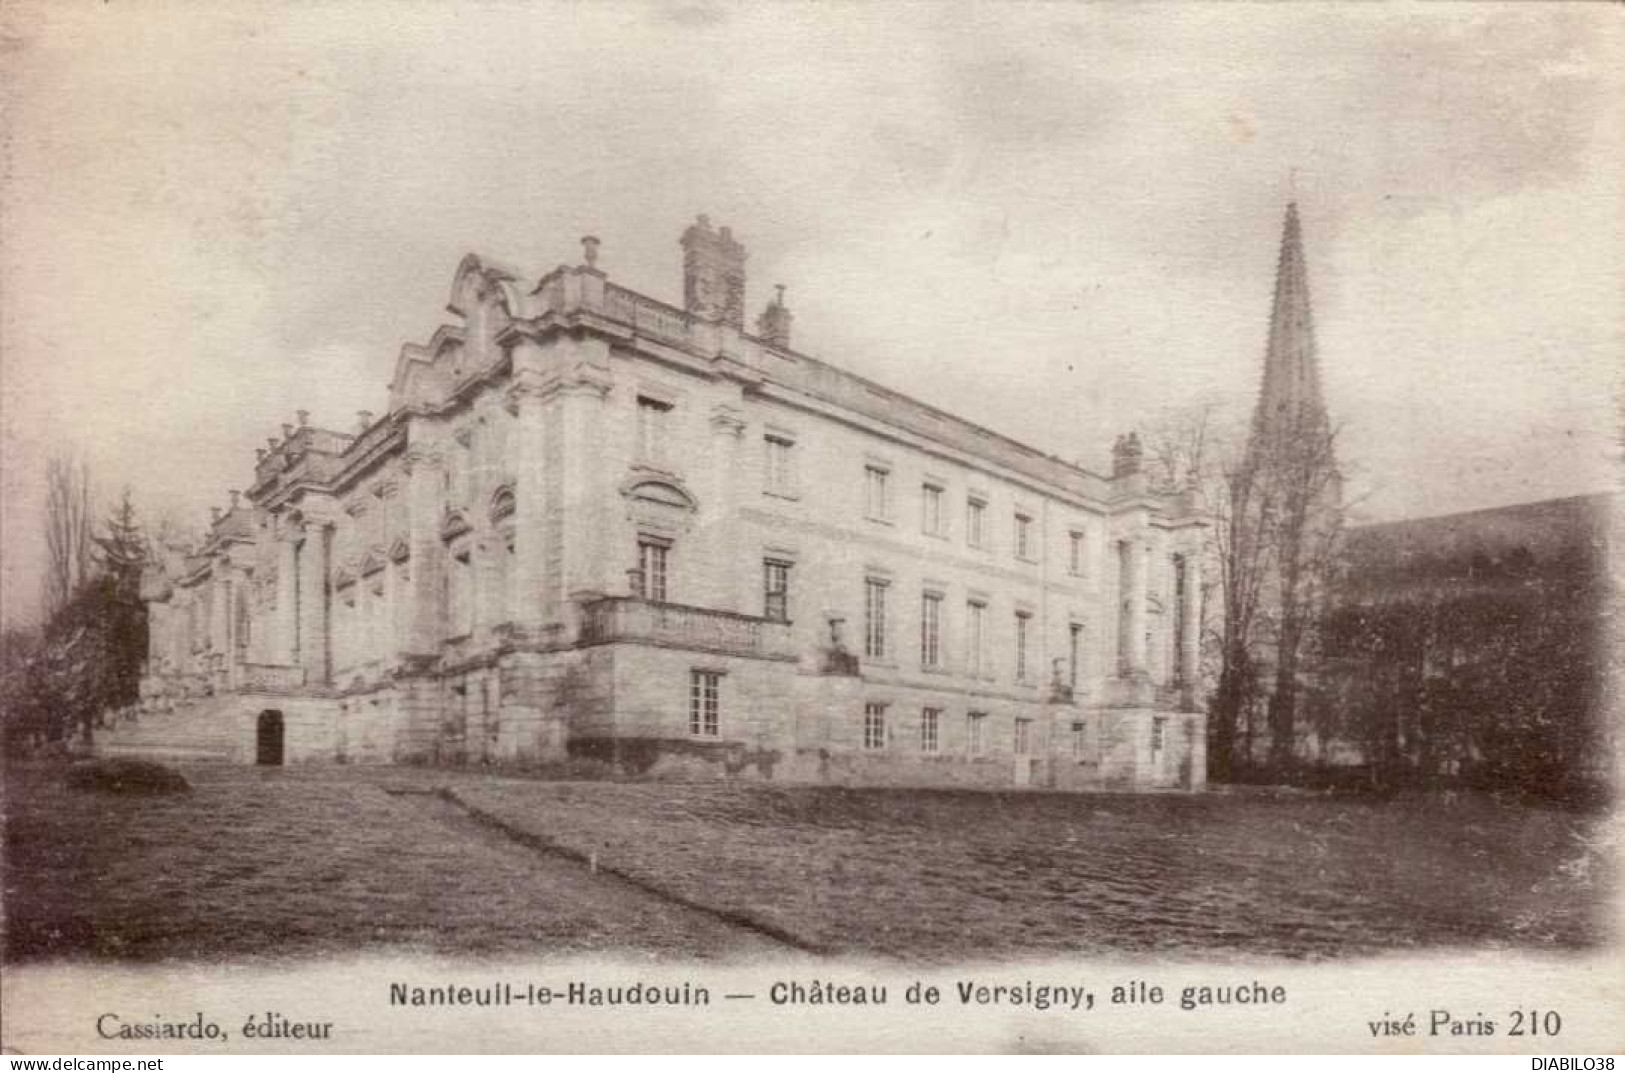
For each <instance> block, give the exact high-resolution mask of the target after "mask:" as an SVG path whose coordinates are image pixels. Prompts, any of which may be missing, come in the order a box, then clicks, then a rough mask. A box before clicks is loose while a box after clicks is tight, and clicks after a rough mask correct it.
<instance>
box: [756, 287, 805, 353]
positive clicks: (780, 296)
mask: <svg viewBox="0 0 1625 1073" xmlns="http://www.w3.org/2000/svg"><path fill="white" fill-rule="evenodd" d="M774 290H776V291H777V292H778V293H777V294H776V295H775V296H774V298H773V301H771V302H769V303H768V304H767V308H766V309H764V310H762V315H761V316H759V317H757V318H756V334H757V335H758V336H759V337H760V338H761V340H762V342H764V343H766V344H767V345H768V346H776V347H778V348H779V349H780V350H789V349H790V326H791V325H792V324H794V323H795V319H796V318H795V316H794V315H793V314H792V313H791V312H790V307H789V306H787V305H785V304H784V284H782V283H780V284H777V285H776V286H775V287H774Z"/></svg>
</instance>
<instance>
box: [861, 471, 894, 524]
mask: <svg viewBox="0 0 1625 1073" xmlns="http://www.w3.org/2000/svg"><path fill="white" fill-rule="evenodd" d="M890 478H891V473H890V472H889V471H888V470H886V469H885V467H883V466H865V467H864V469H863V512H864V514H865V516H867V517H870V518H873V519H875V520H876V521H886V520H887V519H888V518H890V517H891V491H890V487H889V480H890Z"/></svg>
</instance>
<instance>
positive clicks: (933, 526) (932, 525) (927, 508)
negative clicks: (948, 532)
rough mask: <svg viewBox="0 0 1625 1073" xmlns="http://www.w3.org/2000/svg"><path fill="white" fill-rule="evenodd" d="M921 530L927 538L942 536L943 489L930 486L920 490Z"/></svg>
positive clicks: (933, 485) (937, 486)
mask: <svg viewBox="0 0 1625 1073" xmlns="http://www.w3.org/2000/svg"><path fill="white" fill-rule="evenodd" d="M920 528H921V529H922V530H924V532H925V534H926V535H927V536H942V535H944V534H943V529H942V488H941V486H939V485H935V484H928V485H925V486H924V487H923V488H921V489H920Z"/></svg>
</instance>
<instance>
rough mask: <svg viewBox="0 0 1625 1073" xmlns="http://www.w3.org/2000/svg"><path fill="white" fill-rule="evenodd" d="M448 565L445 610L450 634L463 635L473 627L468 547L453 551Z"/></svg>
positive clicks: (472, 596) (470, 559) (471, 567)
mask: <svg viewBox="0 0 1625 1073" xmlns="http://www.w3.org/2000/svg"><path fill="white" fill-rule="evenodd" d="M450 566H451V569H449V570H448V571H446V611H447V615H448V617H449V618H450V621H451V635H452V636H453V637H463V636H466V635H467V634H469V633H470V632H472V631H473V629H474V566H473V559H472V557H471V554H470V552H469V550H468V548H466V547H465V548H462V549H461V550H459V551H456V552H454V553H453V554H452V556H451V564H450Z"/></svg>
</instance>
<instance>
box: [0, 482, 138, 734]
mask: <svg viewBox="0 0 1625 1073" xmlns="http://www.w3.org/2000/svg"><path fill="white" fill-rule="evenodd" d="M49 476H50V484H51V494H50V499H49V510H50V513H51V515H52V517H51V519H50V520H49V525H50V528H49V530H48V531H49V532H50V533H51V534H52V537H53V544H52V547H51V554H52V561H51V568H52V571H53V573H52V576H51V578H49V579H48V586H49V589H50V591H51V594H52V599H53V600H54V601H55V606H54V607H53V608H52V610H51V613H50V616H49V618H48V619H47V620H46V621H45V623H44V624H43V626H42V627H40V628H39V629H38V630H37V631H29V632H23V631H13V632H12V633H9V634H7V635H6V637H5V651H4V652H3V653H0V704H3V705H4V718H5V733H6V737H7V740H8V741H9V742H11V743H12V744H18V743H22V744H38V743H41V742H47V741H60V740H62V739H65V738H68V737H69V736H71V735H72V734H74V733H75V732H78V733H80V734H81V735H82V736H84V737H87V738H88V737H89V735H90V734H91V732H92V730H93V728H94V727H95V726H96V725H97V724H98V722H99V721H100V719H101V718H102V716H103V715H104V714H105V713H106V712H107V711H109V710H110V709H114V708H120V707H124V706H126V705H128V704H130V703H132V702H134V701H135V700H136V698H137V697H138V696H139V695H140V682H141V667H142V662H143V660H144V659H145V658H146V650H147V615H146V608H145V605H144V604H143V603H142V601H141V573H142V571H143V569H145V567H146V564H147V561H148V554H147V542H146V539H145V537H144V535H143V534H142V531H141V526H140V524H139V522H138V521H137V518H136V513H135V506H134V504H133V502H132V501H131V497H130V492H129V490H128V489H126V490H125V492H124V495H123V497H122V499H121V500H120V502H119V505H118V506H117V507H116V508H115V509H114V510H113V512H112V513H111V514H110V515H109V516H108V518H107V519H106V520H105V521H104V522H103V523H102V525H101V527H100V531H99V532H98V531H93V530H92V528H91V527H90V525H89V524H88V523H83V524H82V523H81V516H82V512H83V511H85V510H86V509H87V506H88V494H87V492H86V489H87V488H88V487H89V481H88V480H87V475H86V472H85V469H84V467H83V465H81V464H71V463H66V462H63V461H61V460H56V461H53V463H52V465H51V470H50V474H49ZM80 534H82V536H83V538H84V539H83V540H82V541H80V539H79V535H80ZM70 582H71V584H70ZM64 584H70V587H69V588H68V589H67V590H66V592H65V593H60V594H59V592H58V590H59V589H60V588H61V586H63V585H64Z"/></svg>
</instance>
